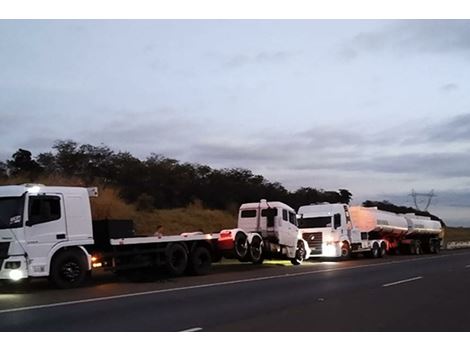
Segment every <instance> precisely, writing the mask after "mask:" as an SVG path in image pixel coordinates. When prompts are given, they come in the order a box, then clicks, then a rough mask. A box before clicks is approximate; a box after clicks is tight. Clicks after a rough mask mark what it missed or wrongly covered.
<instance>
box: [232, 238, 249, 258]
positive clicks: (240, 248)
mask: <svg viewBox="0 0 470 352" xmlns="http://www.w3.org/2000/svg"><path fill="white" fill-rule="evenodd" d="M234 247H235V255H236V257H237V259H245V258H246V256H247V255H248V237H247V236H246V235H245V234H244V233H243V232H237V234H236V235H235V240H234Z"/></svg>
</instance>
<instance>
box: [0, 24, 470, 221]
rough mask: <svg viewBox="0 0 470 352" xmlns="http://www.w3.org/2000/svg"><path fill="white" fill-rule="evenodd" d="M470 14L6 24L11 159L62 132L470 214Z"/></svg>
mask: <svg viewBox="0 0 470 352" xmlns="http://www.w3.org/2000/svg"><path fill="white" fill-rule="evenodd" d="M469 98H470V22H469V21H359V20H350V21H344V20H341V21H327V20H315V21H299V20H296V21H272V20H269V21H268V20H263V21H247V20H245V21H204V20H198V21H171V20H159V21H134V20H133V21H114V20H113V21H8V20H2V21H0V126H2V127H1V128H2V133H1V136H2V138H1V139H0V160H5V159H7V158H9V157H10V156H11V154H12V153H13V152H14V151H16V150H17V149H18V148H26V149H29V150H31V151H32V152H33V154H37V153H39V152H44V151H48V150H50V148H51V146H52V144H53V143H54V141H55V140H57V139H73V140H75V141H77V142H80V143H90V144H95V145H98V144H100V143H103V144H106V145H108V146H110V147H112V148H113V149H114V150H116V151H119V150H122V151H129V152H131V153H132V154H134V155H136V156H138V157H141V158H145V157H146V156H148V155H150V153H157V154H163V155H165V156H168V157H172V158H176V159H178V160H181V161H189V162H198V163H203V164H208V165H210V166H212V167H216V168H222V167H244V168H249V169H251V170H253V171H254V172H255V173H260V174H262V175H264V176H265V177H267V178H268V179H269V180H271V181H279V182H281V183H282V184H283V185H285V186H286V187H287V188H288V189H290V190H294V189H296V188H298V187H301V186H310V187H316V188H323V189H334V190H336V189H338V188H347V189H349V190H350V191H351V192H352V193H353V195H354V202H355V203H358V202H361V201H363V200H365V199H373V200H383V199H388V200H391V201H394V202H397V203H399V204H404V205H412V199H411V197H410V196H408V194H409V193H410V191H411V189H415V190H416V191H421V192H429V191H430V190H431V189H434V190H435V193H436V194H437V197H436V198H434V201H433V205H432V206H431V208H430V210H431V211H432V212H435V213H436V214H437V215H439V216H442V217H443V219H444V220H445V221H447V222H448V223H450V224H453V225H470V160H469V158H468V156H469V152H470V99H469Z"/></svg>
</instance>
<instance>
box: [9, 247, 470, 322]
mask: <svg viewBox="0 0 470 352" xmlns="http://www.w3.org/2000/svg"><path fill="white" fill-rule="evenodd" d="M459 255H464V254H447V255H440V256H437V257H427V258H416V259H405V260H396V261H390V262H382V263H375V264H367V265H356V266H351V267H347V268H331V269H324V270H315V271H304V272H301V273H294V274H281V275H273V276H264V277H263V276H262V277H255V278H251V279H243V280H233V281H222V282H214V283H210V284H203V285H194V286H183V287H175V288H167V289H163V290H154V291H144V292H135V293H127V294H122V295H115V296H105V297H97V298H88V299H81V300H76V301H66V302H58V303H49V304H42V305H36V306H26V307H18V308H10V309H3V310H0V314H5V313H13V312H21V311H27V310H34V309H44V308H53V307H61V306H70V305H75V304H81V303H93V302H100V301H110V300H115V299H121V298H128V297H138V296H147V295H153V294H159V293H168V292H177V291H186V290H193V289H199V288H208V287H216V286H225V285H235V284H241V283H246V282H256V281H265V280H273V279H283V278H287V277H297V276H306V275H314V274H321V273H328V272H332V271H343V270H352V269H361V268H370V267H375V266H384V265H393V264H401V263H409V262H416V261H423V260H434V259H441V258H445V257H455V256H459Z"/></svg>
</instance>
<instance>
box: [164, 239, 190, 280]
mask: <svg viewBox="0 0 470 352" xmlns="http://www.w3.org/2000/svg"><path fill="white" fill-rule="evenodd" d="M165 254H166V265H165V267H166V270H167V271H168V273H169V274H170V275H172V276H181V275H183V273H184V271H185V270H186V267H187V266H188V254H187V253H186V249H185V248H184V247H183V246H182V245H181V244H179V243H172V244H170V245H169V246H168V247H167V249H166V252H165Z"/></svg>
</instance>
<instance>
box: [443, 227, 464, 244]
mask: <svg viewBox="0 0 470 352" xmlns="http://www.w3.org/2000/svg"><path fill="white" fill-rule="evenodd" d="M444 240H445V242H451V241H470V228H468V227H446V229H445V234H444Z"/></svg>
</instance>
